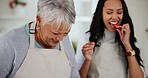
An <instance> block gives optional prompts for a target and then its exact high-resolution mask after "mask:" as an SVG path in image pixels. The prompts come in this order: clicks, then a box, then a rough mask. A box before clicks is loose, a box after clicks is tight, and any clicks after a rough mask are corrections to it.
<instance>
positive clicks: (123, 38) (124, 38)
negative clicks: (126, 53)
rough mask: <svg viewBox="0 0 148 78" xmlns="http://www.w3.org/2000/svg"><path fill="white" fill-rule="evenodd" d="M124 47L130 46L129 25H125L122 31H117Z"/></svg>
mask: <svg viewBox="0 0 148 78" xmlns="http://www.w3.org/2000/svg"><path fill="white" fill-rule="evenodd" d="M116 30H117V31H118V33H119V35H120V39H121V41H122V43H123V45H124V46H126V45H129V44H130V32H131V31H130V27H129V24H123V26H121V28H120V29H116Z"/></svg>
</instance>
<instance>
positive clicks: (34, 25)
mask: <svg viewBox="0 0 148 78" xmlns="http://www.w3.org/2000/svg"><path fill="white" fill-rule="evenodd" d="M29 33H30V47H32V48H34V44H35V43H34V40H35V38H34V34H35V33H36V23H35V22H33V23H32V24H31V25H30V29H29Z"/></svg>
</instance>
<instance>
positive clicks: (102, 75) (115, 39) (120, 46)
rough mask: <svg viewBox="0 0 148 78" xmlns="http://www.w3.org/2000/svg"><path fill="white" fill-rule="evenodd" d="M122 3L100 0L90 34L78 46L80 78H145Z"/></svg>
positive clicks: (129, 21)
mask: <svg viewBox="0 0 148 78" xmlns="http://www.w3.org/2000/svg"><path fill="white" fill-rule="evenodd" d="M135 42H136V38H135V36H134V27H133V23H132V20H131V18H130V16H129V13H128V8H127V6H126V3H125V1H124V0H99V2H98V5H97V8H96V11H95V13H94V16H93V20H92V23H91V26H90V29H89V31H88V32H87V33H86V34H85V35H84V37H83V39H82V40H81V41H80V43H79V44H78V48H77V54H76V60H77V62H78V65H79V68H80V70H79V72H80V75H81V78H87V77H88V78H144V76H145V75H144V69H143V67H144V66H143V65H142V60H141V58H140V50H139V48H137V46H136V45H135Z"/></svg>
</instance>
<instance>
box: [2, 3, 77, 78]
mask: <svg viewBox="0 0 148 78" xmlns="http://www.w3.org/2000/svg"><path fill="white" fill-rule="evenodd" d="M37 6H38V11H37V16H36V21H34V22H30V23H28V24H26V25H24V27H22V28H19V29H15V30H12V31H10V32H8V33H7V34H5V35H3V36H2V37H1V38H0V44H1V45H0V78H79V73H78V70H77V66H76V65H77V64H76V62H75V59H74V52H73V48H72V46H71V43H70V41H69V38H68V36H67V34H68V33H69V31H70V28H71V25H72V23H74V21H75V15H76V14H75V7H74V2H73V0H39V1H38V5H37Z"/></svg>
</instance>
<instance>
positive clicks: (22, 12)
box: [0, 0, 148, 76]
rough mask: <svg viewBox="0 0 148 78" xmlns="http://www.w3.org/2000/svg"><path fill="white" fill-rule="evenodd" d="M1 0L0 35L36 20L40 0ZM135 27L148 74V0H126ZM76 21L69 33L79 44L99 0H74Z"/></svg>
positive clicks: (75, 42)
mask: <svg viewBox="0 0 148 78" xmlns="http://www.w3.org/2000/svg"><path fill="white" fill-rule="evenodd" d="M11 1H12V0H0V36H1V35H3V34H5V33H6V32H8V31H9V30H11V29H14V28H19V27H21V26H22V25H24V24H26V23H28V22H30V21H34V20H35V16H36V4H37V1H38V0H16V1H19V2H21V3H20V4H17V5H14V4H13V2H11ZM125 1H126V3H127V6H128V9H129V12H130V15H131V18H132V20H133V23H134V27H135V31H136V32H135V36H136V37H137V40H138V46H139V47H140V49H141V52H142V54H141V56H142V58H143V61H144V65H145V69H146V72H147V76H148V0H125ZM74 2H75V7H76V13H77V16H76V22H75V24H74V25H73V26H72V29H71V32H70V33H69V36H70V39H71V41H72V42H73V44H74V45H75V47H76V46H77V43H78V41H79V40H80V39H81V37H82V35H83V34H84V33H85V32H86V31H87V30H88V28H89V26H90V23H91V19H92V15H93V13H94V10H95V7H96V5H97V2H98V0H74Z"/></svg>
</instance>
